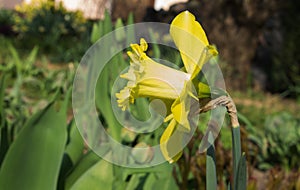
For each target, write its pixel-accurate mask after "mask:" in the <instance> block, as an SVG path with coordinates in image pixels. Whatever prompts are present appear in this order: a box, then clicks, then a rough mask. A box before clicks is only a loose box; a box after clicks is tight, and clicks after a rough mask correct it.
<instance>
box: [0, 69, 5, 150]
mask: <svg viewBox="0 0 300 190" xmlns="http://www.w3.org/2000/svg"><path fill="white" fill-rule="evenodd" d="M5 88H6V75H2V76H1V78H0V129H1V128H2V127H4V121H5V119H4V118H5V117H4V105H3V103H4V95H5ZM0 145H1V144H0Z"/></svg>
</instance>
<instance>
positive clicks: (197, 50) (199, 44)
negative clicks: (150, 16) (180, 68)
mask: <svg viewBox="0 0 300 190" xmlns="http://www.w3.org/2000/svg"><path fill="white" fill-rule="evenodd" d="M170 34H171V36H172V38H173V40H174V42H175V44H176V46H177V48H178V49H179V51H180V54H181V58H182V60H183V63H184V67H185V69H186V71H187V72H188V73H190V74H191V75H192V78H194V77H195V76H196V75H197V74H198V73H199V72H200V70H201V68H202V66H203V64H204V63H205V62H206V61H207V54H211V53H216V50H215V49H214V51H212V50H210V49H211V46H209V43H208V40H207V37H206V34H205V32H204V30H203V28H202V27H201V25H200V24H199V22H197V21H196V20H195V16H194V15H193V14H191V13H190V12H188V11H184V12H182V13H180V14H179V15H177V16H176V17H175V18H174V20H173V21H172V23H171V28H170Z"/></svg>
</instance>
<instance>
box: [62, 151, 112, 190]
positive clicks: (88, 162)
mask: <svg viewBox="0 0 300 190" xmlns="http://www.w3.org/2000/svg"><path fill="white" fill-rule="evenodd" d="M108 148H109V146H107V148H106V150H102V151H104V152H106V151H108V150H109V149H108ZM100 160H101V159H100V157H99V156H98V155H97V154H95V153H94V152H93V151H89V152H88V153H87V154H86V155H84V156H83V157H82V158H81V159H80V160H79V161H78V163H77V164H76V165H75V166H74V168H73V171H72V173H71V174H70V175H69V176H68V177H67V179H66V183H65V189H70V188H71V187H72V186H73V185H74V184H75V183H76V181H78V180H79V179H80V178H81V177H82V176H83V175H84V174H85V173H86V172H87V171H88V170H89V169H90V168H92V167H93V166H94V165H95V164H96V163H97V162H99V161H100Z"/></svg>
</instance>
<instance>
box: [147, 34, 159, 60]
mask: <svg viewBox="0 0 300 190" xmlns="http://www.w3.org/2000/svg"><path fill="white" fill-rule="evenodd" d="M149 34H150V39H151V41H152V49H153V56H154V58H160V48H159V46H158V44H157V39H156V37H155V34H154V32H153V30H152V29H149Z"/></svg>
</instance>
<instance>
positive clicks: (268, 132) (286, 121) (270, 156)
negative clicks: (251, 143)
mask: <svg viewBox="0 0 300 190" xmlns="http://www.w3.org/2000/svg"><path fill="white" fill-rule="evenodd" d="M299 125H300V121H299V119H296V118H295V117H293V116H292V115H290V114H289V113H287V112H282V113H278V114H275V115H272V116H268V117H267V119H266V121H265V127H264V133H263V134H262V135H261V137H260V138H257V142H256V143H257V144H258V146H259V148H260V151H261V152H260V153H259V155H258V161H259V168H261V169H269V168H270V167H272V166H274V165H275V164H277V165H278V164H279V165H281V166H283V167H285V168H286V169H293V168H298V167H299V162H298V158H299V156H300V146H299V144H300V143H299V139H300V130H299Z"/></svg>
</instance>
